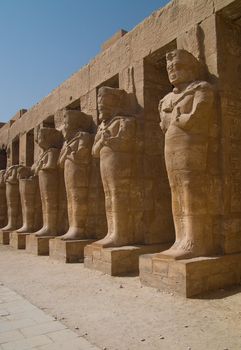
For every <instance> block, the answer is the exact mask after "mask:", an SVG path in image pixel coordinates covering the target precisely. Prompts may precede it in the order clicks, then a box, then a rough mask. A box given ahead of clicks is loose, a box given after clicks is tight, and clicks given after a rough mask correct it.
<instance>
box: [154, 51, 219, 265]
mask: <svg viewBox="0 0 241 350" xmlns="http://www.w3.org/2000/svg"><path fill="white" fill-rule="evenodd" d="M166 58H167V71H168V75H169V80H170V82H171V84H172V85H173V86H174V89H173V92H171V93H169V94H168V95H166V96H165V97H164V98H163V99H162V100H161V101H160V104H159V111H160V121H161V123H160V125H161V128H162V131H163V132H164V134H165V162H166V168H167V173H168V179H169V183H170V187H171V192H172V213H173V219H174V225H175V232H176V241H175V243H174V245H173V246H172V247H171V248H170V249H169V250H168V251H166V252H162V253H161V254H162V256H166V257H167V258H168V257H172V258H175V259H185V258H192V257H196V256H210V254H211V255H212V254H215V253H218V252H219V249H220V248H219V247H220V245H221V244H220V242H219V244H218V243H217V244H216V241H215V230H214V223H215V219H216V217H217V215H220V214H221V213H222V207H221V195H222V193H221V186H220V184H221V179H220V176H219V167H218V165H217V161H218V158H219V153H218V152H217V149H218V139H217V136H216V135H215V133H214V131H215V129H217V125H216V124H215V123H216V122H215V110H214V106H215V104H214V91H213V90H214V89H213V87H212V86H211V85H210V84H209V83H207V82H205V81H200V80H199V79H200V78H199V77H200V76H201V74H202V70H201V66H200V63H199V62H198V61H197V60H196V59H195V58H194V56H193V55H191V54H190V53H189V52H187V51H185V50H175V51H171V52H169V53H167V55H166Z"/></svg>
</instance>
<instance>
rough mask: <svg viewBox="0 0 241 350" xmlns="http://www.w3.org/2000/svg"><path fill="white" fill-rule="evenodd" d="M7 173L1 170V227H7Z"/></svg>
mask: <svg viewBox="0 0 241 350" xmlns="http://www.w3.org/2000/svg"><path fill="white" fill-rule="evenodd" d="M5 172H6V170H0V198H1V200H0V225H1V226H0V227H3V226H4V225H6V218H7V200H6V184H5Z"/></svg>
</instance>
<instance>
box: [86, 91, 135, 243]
mask: <svg viewBox="0 0 241 350" xmlns="http://www.w3.org/2000/svg"><path fill="white" fill-rule="evenodd" d="M124 95H125V91H124V90H120V89H114V88H109V87H101V88H100V89H99V91H98V110H99V119H100V121H101V124H100V125H99V128H98V131H97V134H96V137H95V141H94V145H93V150H92V154H93V156H94V157H99V158H100V171H101V178H102V183H103V187H104V192H105V207H106V216H107V224H108V233H107V235H106V236H105V237H104V238H103V239H102V240H100V241H97V242H96V243H97V244H100V245H102V246H103V247H114V246H117V247H118V246H124V245H128V244H132V243H134V240H135V238H134V228H133V222H132V221H131V210H130V196H131V185H132V180H133V179H132V177H133V172H132V166H133V160H134V157H135V152H134V149H135V138H136V121H135V118H134V117H129V116H128V117H127V116H124V115H122V114H121V113H120V111H121V107H122V106H121V104H122V99H123V97H124Z"/></svg>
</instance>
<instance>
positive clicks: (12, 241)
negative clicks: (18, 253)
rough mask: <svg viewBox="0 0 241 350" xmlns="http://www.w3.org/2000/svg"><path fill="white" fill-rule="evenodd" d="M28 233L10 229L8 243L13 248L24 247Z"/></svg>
mask: <svg viewBox="0 0 241 350" xmlns="http://www.w3.org/2000/svg"><path fill="white" fill-rule="evenodd" d="M28 235H29V233H19V232H18V231H12V232H10V233H9V245H10V246H11V247H13V248H15V249H25V248H26V237H27V236H28Z"/></svg>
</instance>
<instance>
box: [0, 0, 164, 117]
mask: <svg viewBox="0 0 241 350" xmlns="http://www.w3.org/2000/svg"><path fill="white" fill-rule="evenodd" d="M167 2H168V0H0V121H8V120H9V119H10V118H11V117H12V116H13V115H14V114H15V113H16V112H17V111H18V110H19V109H21V108H27V109H28V108H30V107H31V106H32V105H34V104H35V103H36V102H38V101H40V100H41V99H42V98H43V97H44V96H46V95H48V94H49V93H50V92H51V91H52V90H53V89H54V88H55V87H57V86H58V85H59V84H61V83H62V82H63V81H64V80H65V79H67V78H68V77H69V76H70V75H71V74H73V73H74V72H76V71H77V70H79V69H80V68H81V67H82V66H83V65H84V64H86V63H88V62H89V60H90V59H91V58H93V57H94V56H95V55H96V54H97V53H98V52H99V51H100V47H101V44H102V43H103V42H105V41H106V40H107V39H108V38H110V37H111V36H112V35H113V34H114V33H115V32H117V31H118V30H119V29H121V28H122V29H126V30H128V31H130V30H131V29H132V28H133V27H135V26H136V25H137V24H138V23H139V22H141V21H142V20H143V19H144V18H145V17H147V16H149V15H150V14H151V13H152V12H153V11H155V10H157V9H158V8H160V7H162V6H164V5H165V4H166V3H167Z"/></svg>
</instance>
